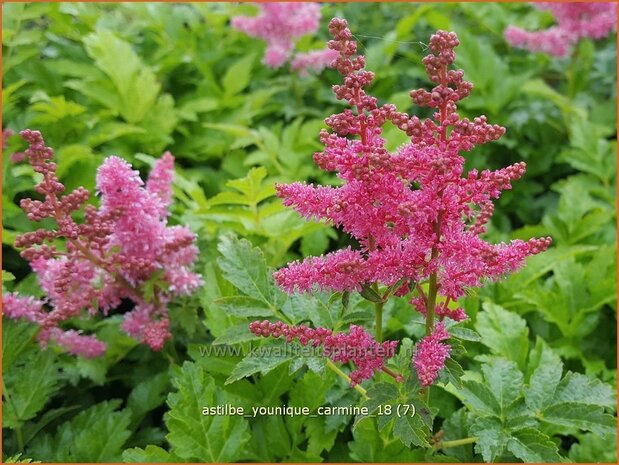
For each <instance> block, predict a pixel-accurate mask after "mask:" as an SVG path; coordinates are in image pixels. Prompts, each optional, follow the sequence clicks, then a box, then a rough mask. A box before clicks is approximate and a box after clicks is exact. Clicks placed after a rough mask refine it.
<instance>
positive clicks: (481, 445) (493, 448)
mask: <svg viewBox="0 0 619 465" xmlns="http://www.w3.org/2000/svg"><path fill="white" fill-rule="evenodd" d="M470 434H471V435H472V436H475V437H477V441H476V442H475V452H477V453H478V454H481V456H482V457H483V459H484V461H485V462H494V460H495V459H496V458H497V457H499V456H500V455H501V454H502V453H503V450H504V449H505V446H506V445H507V442H508V441H509V438H510V436H509V435H508V434H506V433H505V431H503V427H502V425H501V422H500V421H499V420H498V419H497V418H489V417H480V418H476V419H475V420H474V421H473V423H472V424H471V427H470Z"/></svg>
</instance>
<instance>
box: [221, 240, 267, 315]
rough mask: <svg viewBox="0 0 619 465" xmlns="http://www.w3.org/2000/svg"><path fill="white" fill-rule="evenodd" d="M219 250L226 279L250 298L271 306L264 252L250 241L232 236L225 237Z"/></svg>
mask: <svg viewBox="0 0 619 465" xmlns="http://www.w3.org/2000/svg"><path fill="white" fill-rule="evenodd" d="M217 249H218V250H219V252H220V253H221V255H222V257H220V258H219V259H218V260H217V263H219V266H220V268H221V269H222V271H223V274H224V277H225V278H226V279H227V280H228V281H230V282H231V283H232V284H234V285H235V286H236V287H237V288H239V290H241V291H242V292H244V293H245V294H247V295H248V296H250V297H253V298H254V299H257V300H261V301H263V302H265V303H267V304H269V303H270V302H271V300H272V298H273V295H272V290H271V285H270V279H269V278H270V276H269V274H268V272H267V264H266V261H265V259H264V255H263V253H262V251H261V250H260V249H259V248H257V247H255V248H254V247H252V245H251V243H250V242H249V241H248V240H246V239H241V240H239V239H237V238H236V237H232V236H223V237H222V238H221V241H220V243H219V245H218V247H217Z"/></svg>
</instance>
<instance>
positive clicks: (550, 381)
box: [524, 360, 563, 412]
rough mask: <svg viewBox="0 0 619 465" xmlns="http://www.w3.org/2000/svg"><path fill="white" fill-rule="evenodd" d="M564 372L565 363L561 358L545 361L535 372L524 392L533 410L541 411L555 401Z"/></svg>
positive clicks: (528, 404)
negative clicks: (550, 361)
mask: <svg viewBox="0 0 619 465" xmlns="http://www.w3.org/2000/svg"><path fill="white" fill-rule="evenodd" d="M562 373H563V363H561V361H560V360H558V361H557V362H556V363H551V364H548V363H543V364H541V365H540V366H539V367H538V368H537V369H536V370H535V371H534V372H533V375H532V376H531V380H530V381H529V385H528V386H527V388H526V389H525V394H524V395H525V401H526V403H527V406H528V407H529V408H530V409H531V410H533V411H534V412H540V411H542V410H543V409H544V408H546V407H547V406H548V405H550V404H551V403H552V402H553V399H554V397H555V390H556V388H557V385H558V384H559V381H560V380H561V374H562Z"/></svg>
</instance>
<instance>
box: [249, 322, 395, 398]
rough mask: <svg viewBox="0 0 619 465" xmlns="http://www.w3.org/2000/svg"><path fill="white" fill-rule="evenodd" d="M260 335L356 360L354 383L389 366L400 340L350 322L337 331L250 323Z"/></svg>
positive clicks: (336, 359) (344, 360) (338, 359)
mask: <svg viewBox="0 0 619 465" xmlns="http://www.w3.org/2000/svg"><path fill="white" fill-rule="evenodd" d="M249 329H250V331H251V332H252V333H253V334H255V335H256V336H263V337H275V338H279V337H284V338H285V339H286V341H287V342H292V341H294V340H296V341H298V342H299V343H300V344H301V345H304V346H306V345H308V344H311V345H313V346H314V347H318V346H322V347H323V354H324V356H325V357H329V358H330V359H331V360H332V361H334V362H341V363H348V362H353V363H354V364H355V366H356V369H355V370H353V371H352V372H351V373H350V380H351V385H353V386H354V385H356V384H359V383H360V382H362V381H363V380H366V379H370V378H372V377H373V376H374V373H376V372H377V371H380V370H383V368H385V363H386V362H387V360H388V359H390V358H392V357H393V356H394V355H395V351H396V349H397V347H398V341H386V342H382V343H379V342H377V341H375V340H374V339H373V338H372V336H370V334H368V333H367V332H366V331H365V330H364V329H363V328H362V327H360V326H355V325H350V330H349V332H348V334H347V333H336V334H333V332H332V331H331V330H329V329H326V328H316V329H313V328H308V327H307V326H305V325H299V326H291V325H287V324H285V323H283V322H281V321H278V322H276V323H271V322H270V321H268V320H264V321H254V322H253V323H250V325H249Z"/></svg>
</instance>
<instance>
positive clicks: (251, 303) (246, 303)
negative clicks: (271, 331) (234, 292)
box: [213, 295, 273, 317]
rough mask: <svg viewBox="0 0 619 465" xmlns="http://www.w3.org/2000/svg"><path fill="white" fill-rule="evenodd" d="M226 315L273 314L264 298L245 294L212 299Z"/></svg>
mask: <svg viewBox="0 0 619 465" xmlns="http://www.w3.org/2000/svg"><path fill="white" fill-rule="evenodd" d="M213 303H215V304H216V305H218V306H219V307H220V308H221V309H222V311H224V312H225V313H226V314H227V315H234V316H239V317H259V316H273V310H272V309H271V308H269V306H268V305H267V304H266V303H265V302H264V300H259V299H254V298H252V297H247V296H241V295H239V296H229V297H221V298H219V299H216V300H214V301H213Z"/></svg>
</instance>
